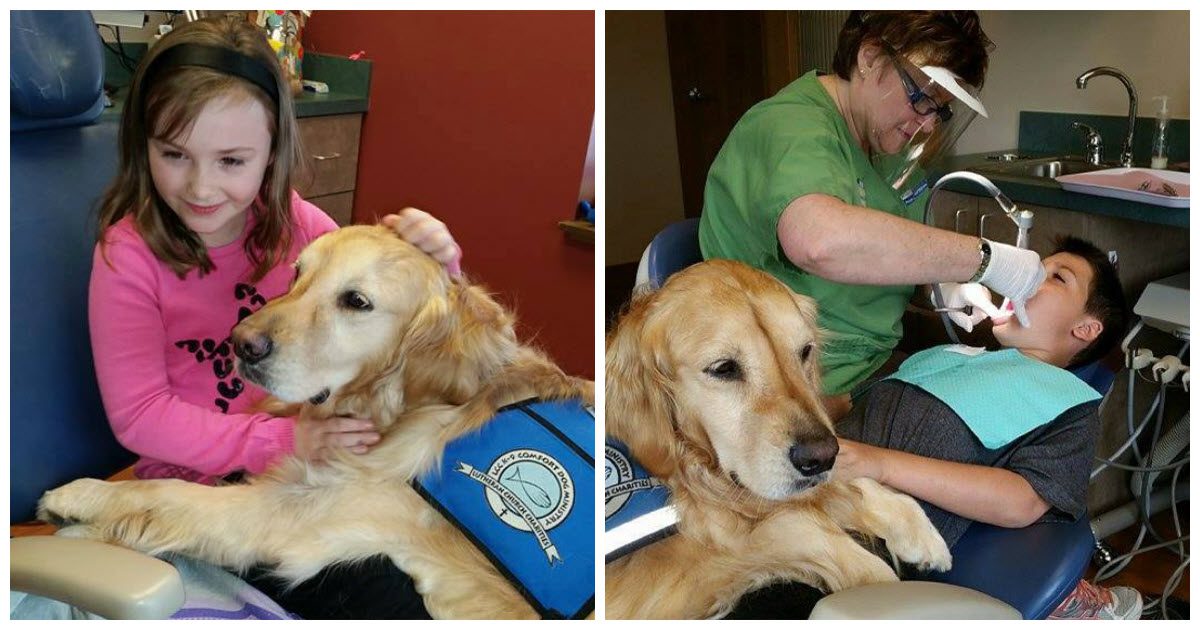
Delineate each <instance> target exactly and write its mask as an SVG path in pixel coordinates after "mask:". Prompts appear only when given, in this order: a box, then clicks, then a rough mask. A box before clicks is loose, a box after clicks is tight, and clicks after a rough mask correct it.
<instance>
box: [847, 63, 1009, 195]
mask: <svg viewBox="0 0 1200 630" xmlns="http://www.w3.org/2000/svg"><path fill="white" fill-rule="evenodd" d="M882 48H883V51H884V54H886V55H887V57H888V59H889V60H890V61H885V62H884V63H887V64H888V66H890V68H891V70H893V71H894V73H895V77H887V76H886V74H885V78H884V79H883V84H884V85H885V86H886V89H885V90H884V91H883V92H882V93H881V95H880V103H879V105H880V107H879V109H878V110H877V115H876V117H875V118H876V120H875V121H874V123H875V125H874V128H873V129H872V130H871V133H872V134H873V135H874V136H875V144H876V148H877V149H878V152H877V153H876V157H875V159H874V162H875V168H876V170H878V171H879V174H880V175H881V176H883V178H884V181H887V182H890V183H891V185H892V187H893V188H895V189H897V190H900V189H901V187H902V186H905V184H906V183H907V182H908V179H909V177H910V176H911V175H912V174H913V173H914V172H916V171H917V170H918V168H921V169H924V168H926V167H927V166H928V165H929V164H932V163H933V162H935V161H937V160H938V159H940V158H942V157H945V156H947V155H949V154H950V151H951V149H952V148H953V147H954V143H955V142H956V141H957V140H958V137H959V136H960V135H962V133H963V131H965V130H966V128H967V127H968V126H970V124H971V122H972V121H974V120H975V116H976V115H978V114H982V115H983V117H984V118H987V115H988V114H987V110H986V109H984V107H983V103H981V102H980V101H979V89H978V88H976V87H974V86H972V85H970V84H968V83H967V82H966V81H963V80H962V79H961V78H959V77H958V75H956V74H954V73H953V72H951V71H949V70H947V69H945V68H941V67H938V66H917V65H916V64H914V63H912V62H911V61H909V60H908V59H907V58H905V57H904V56H903V55H900V54H897V53H896V51H895V50H893V49H892V47H891V46H889V45H887V44H886V43H883V44H882Z"/></svg>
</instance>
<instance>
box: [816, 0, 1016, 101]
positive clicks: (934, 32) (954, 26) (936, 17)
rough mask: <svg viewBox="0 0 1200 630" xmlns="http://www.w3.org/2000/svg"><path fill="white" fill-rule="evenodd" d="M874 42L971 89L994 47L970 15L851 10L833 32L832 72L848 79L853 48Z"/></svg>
mask: <svg viewBox="0 0 1200 630" xmlns="http://www.w3.org/2000/svg"><path fill="white" fill-rule="evenodd" d="M880 40H882V41H885V42H887V44H888V45H889V46H891V47H892V48H893V49H895V50H896V52H898V53H900V54H905V53H913V54H917V55H919V56H920V57H921V62H922V64H923V65H933V66H940V67H942V68H946V69H947V70H950V71H951V72H953V73H955V74H957V75H958V76H960V77H962V79H963V81H966V82H967V83H969V84H971V85H973V86H975V87H976V88H981V87H983V79H984V77H985V76H986V75H987V66H988V53H989V52H991V50H992V49H993V48H995V47H996V46H995V44H993V43H992V40H990V39H988V36H987V34H985V33H984V32H983V27H982V26H980V24H979V15H978V14H976V13H975V12H974V11H851V12H850V17H848V18H846V23H845V24H844V25H843V26H842V31H841V33H839V34H838V42H837V50H836V51H835V52H834V54H833V71H834V72H836V73H837V75H838V76H839V77H841V78H843V79H846V80H849V79H850V74H851V72H852V71H853V70H854V67H855V66H856V65H857V64H858V49H859V47H861V46H862V45H863V44H864V43H876V44H877V43H878V42H879V41H880Z"/></svg>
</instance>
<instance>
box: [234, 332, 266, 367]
mask: <svg viewBox="0 0 1200 630" xmlns="http://www.w3.org/2000/svg"><path fill="white" fill-rule="evenodd" d="M273 347H274V344H272V343H271V338H270V337H268V336H266V335H263V334H260V333H251V334H249V335H235V336H234V340H233V352H234V354H236V355H238V358H240V359H241V360H243V361H245V362H246V363H249V364H251V365H253V364H255V363H258V362H259V361H262V360H263V359H265V358H267V356H269V355H270V354H271V349H272V348H273Z"/></svg>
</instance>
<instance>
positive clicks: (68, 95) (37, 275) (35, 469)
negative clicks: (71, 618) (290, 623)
mask: <svg viewBox="0 0 1200 630" xmlns="http://www.w3.org/2000/svg"><path fill="white" fill-rule="evenodd" d="M10 20H11V21H10V24H11V30H10V42H11V48H10V52H11V66H10V83H9V85H10V102H11V126H10V129H9V146H10V153H9V155H10V159H11V171H10V181H11V196H10V198H9V201H10V208H11V219H10V220H11V226H10V227H11V230H12V232H11V234H12V250H11V252H12V253H11V259H10V268H11V280H12V283H11V295H10V298H11V310H10V316H11V319H10V321H11V328H10V332H11V339H12V348H11V360H10V372H11V386H12V399H11V407H10V410H11V414H10V418H11V420H10V428H9V443H10V451H9V452H10V455H11V467H10V482H9V483H10V487H9V489H10V495H9V497H10V498H9V510H10V521H11V522H15V523H20V522H25V521H29V520H32V519H33V518H34V510H35V509H36V506H37V501H38V499H39V498H40V497H41V495H42V493H44V492H45V491H47V490H50V489H52V488H55V487H57V486H59V485H62V484H64V483H66V482H69V481H71V480H74V479H77V478H81V477H99V478H104V477H108V476H110V475H112V474H113V473H116V472H117V471H119V470H120V469H122V468H125V467H126V466H128V465H129V464H131V463H132V462H133V461H134V459H135V458H134V455H133V454H132V453H130V452H128V451H127V450H125V449H124V448H122V447H121V445H120V444H118V443H117V441H116V439H115V438H114V437H113V433H112V430H111V429H110V428H109V426H108V422H107V421H106V419H105V414H104V408H103V405H102V404H101V400H100V394H99V389H98V387H97V385H96V377H95V372H94V367H93V364H92V354H91V343H90V341H89V337H88V308H87V294H88V279H89V276H90V274H91V267H92V251H93V248H94V246H95V235H96V221H95V216H96V214H95V208H96V204H97V202H98V201H99V199H100V197H101V195H102V194H103V192H104V189H105V187H106V186H108V184H109V183H110V182H111V181H112V179H113V176H114V175H115V174H116V169H117V130H118V127H119V125H118V123H117V121H115V120H113V121H107V120H106V121H101V122H97V119H98V118H99V116H100V114H101V112H102V110H103V107H104V94H103V90H102V85H103V81H104V57H103V54H102V48H101V43H100V38H99V35H98V33H97V32H96V26H95V24H94V23H93V21H92V17H91V14H90V12H88V11H13V12H11V14H10ZM9 552H10V561H11V562H10V578H11V584H12V588H13V589H16V590H19V591H24V592H27V593H30V594H37V595H44V596H46V597H50V598H52V599H57V600H60V601H65V602H68V603H72V604H75V605H79V606H83V607H85V608H87V609H89V610H91V611H92V612H95V613H97V614H100V615H102V616H106V617H132V618H139V617H162V616H166V615H169V614H171V613H172V612H174V610H176V609H178V608H179V606H180V605H182V603H183V586H182V584H181V582H180V579H179V575H178V573H176V571H175V569H174V568H173V567H172V566H171V565H169V564H167V563H165V562H162V561H161V560H157V559H154V558H150V557H148V556H144V555H141V554H138V553H137V552H134V551H130V550H128V549H124V548H121V547H115V546H112V545H104V544H102V543H96V542H93V541H86V540H72V539H68V538H63V537H57V536H33V537H21V538H13V539H11V540H10V543H9ZM83 589H89V590H83ZM122 589H124V590H122ZM114 594H115V595H114Z"/></svg>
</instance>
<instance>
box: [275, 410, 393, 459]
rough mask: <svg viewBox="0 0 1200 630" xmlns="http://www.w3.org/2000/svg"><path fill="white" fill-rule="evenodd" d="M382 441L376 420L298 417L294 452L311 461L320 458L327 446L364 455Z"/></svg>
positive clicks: (325, 454) (325, 451)
mask: <svg viewBox="0 0 1200 630" xmlns="http://www.w3.org/2000/svg"><path fill="white" fill-rule="evenodd" d="M378 442H379V433H378V432H377V431H375V423H373V422H371V421H370V420H361V419H359V418H329V419H328V420H310V419H306V418H297V419H296V429H295V453H296V456H297V457H299V458H301V459H305V460H308V461H320V460H322V459H324V458H325V457H327V456H328V449H332V448H339V447H340V448H345V449H346V450H348V451H350V452H351V453H355V454H357V455H362V454H363V453H366V452H367V451H368V450H369V449H370V448H371V447H372V446H374V445H375V444H376V443H378Z"/></svg>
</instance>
